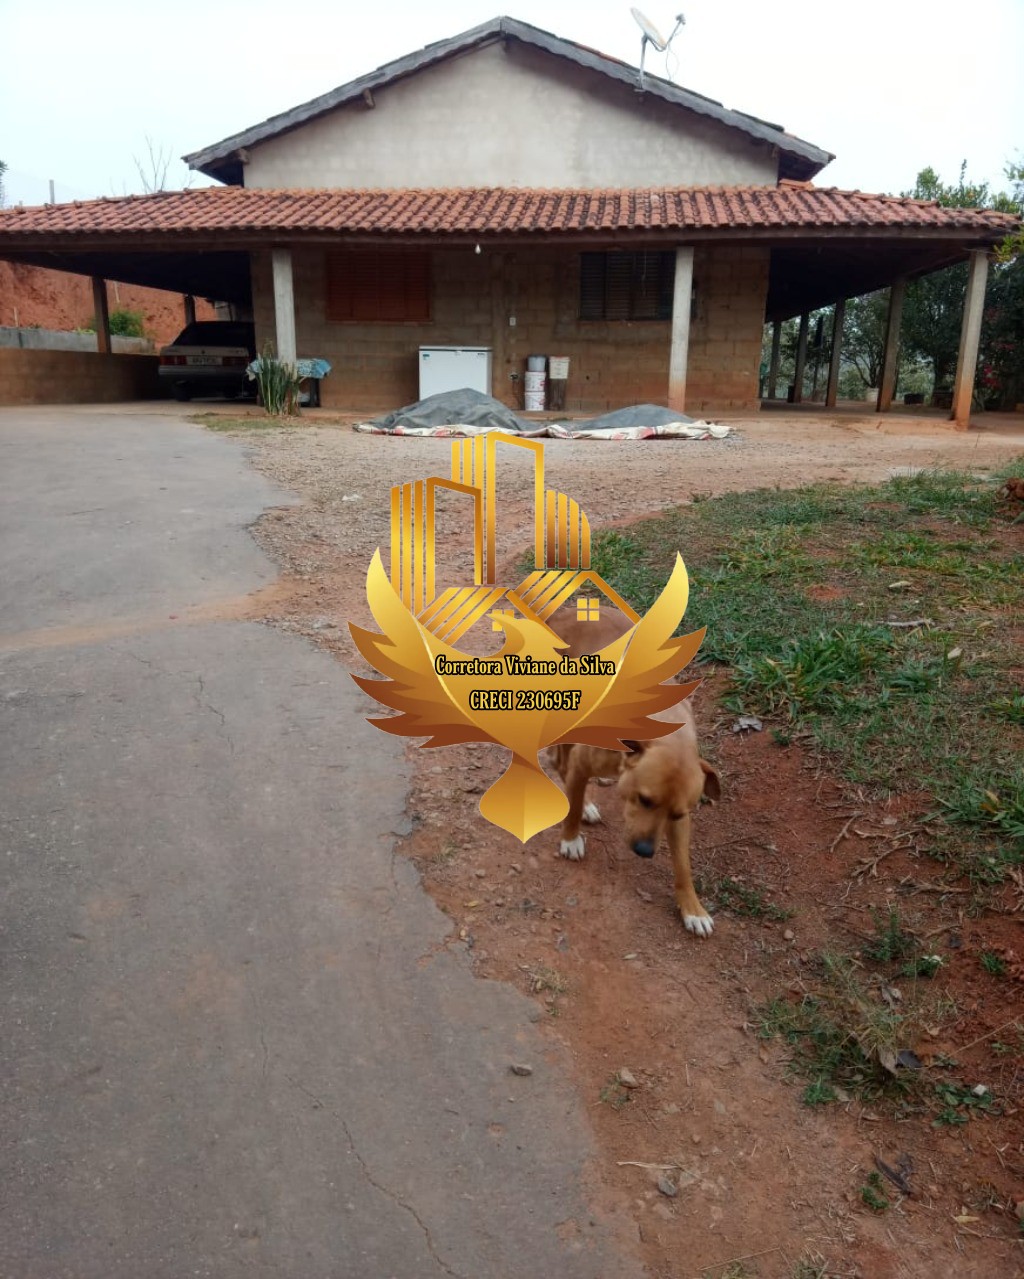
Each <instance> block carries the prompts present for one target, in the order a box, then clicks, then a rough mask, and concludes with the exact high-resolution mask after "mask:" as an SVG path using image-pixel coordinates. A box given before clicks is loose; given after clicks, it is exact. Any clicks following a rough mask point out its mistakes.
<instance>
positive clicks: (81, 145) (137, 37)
mask: <svg viewBox="0 0 1024 1279" xmlns="http://www.w3.org/2000/svg"><path fill="white" fill-rule="evenodd" d="M674 3H675V4H676V5H681V6H682V12H683V13H684V14H685V17H686V25H685V26H684V27H683V28H682V30H681V31H680V33H679V35H678V36H677V37H676V40H675V42H674V44H673V46H672V50H671V56H670V57H669V59H668V62H667V63H666V58H665V55H661V54H657V53H656V52H655V51H654V50H653V49H648V58H647V66H648V68H649V69H650V70H651V71H652V72H654V73H656V74H665V73H666V71H668V73H669V75H670V78H672V79H673V80H675V82H676V83H677V84H680V85H682V86H684V87H685V88H688V89H694V90H696V91H697V92H698V93H703V94H705V95H707V96H708V97H712V98H715V99H716V100H717V101H720V102H722V103H723V104H724V105H725V106H727V107H730V108H735V109H737V110H741V111H746V112H749V113H751V114H753V115H757V116H759V117H761V118H762V119H765V120H770V121H772V122H774V123H777V124H781V125H783V126H784V127H785V128H786V129H787V130H788V131H789V132H790V133H795V134H796V135H797V136H798V137H801V138H804V139H805V140H807V141H809V142H812V143H814V144H815V145H817V146H820V147H822V148H824V149H825V150H827V151H831V152H833V153H835V155H836V157H837V158H836V159H835V160H834V161H833V162H832V163H831V164H830V165H828V166H827V168H826V169H825V170H824V171H823V172H822V173H821V174H820V175H819V177H818V178H817V179H816V181H817V183H818V184H819V185H823V186H837V187H841V188H847V189H854V188H855V189H859V190H861V191H887V192H894V193H896V192H900V191H904V190H908V189H909V188H911V187H912V186H913V184H914V179H915V176H916V174H917V173H918V171H919V170H920V169H922V168H924V167H925V166H926V165H931V166H932V167H933V168H934V169H936V171H937V172H938V173H939V175H940V176H941V177H942V178H943V179H944V180H945V181H949V182H953V181H955V180H956V178H957V176H958V174H959V170H960V163H961V161H962V160H965V159H966V160H967V163H968V168H967V176H968V178H969V179H970V180H972V181H975V182H979V181H987V182H988V183H989V184H990V185H991V186H992V188H993V189H1003V188H1005V186H1006V181H1005V176H1004V170H1005V167H1006V164H1007V163H1008V162H1009V161H1011V160H1013V159H1015V158H1016V159H1021V160H1024V75H1022V74H1021V54H1022V51H1024V0H971V2H970V3H966V2H965V0H961V2H960V3H951V2H950V0H853V3H845V4H837V3H834V2H833V3H830V0H674ZM641 4H642V5H643V7H644V9H645V12H646V13H647V16H648V17H649V18H650V20H651V21H652V22H653V23H654V25H655V26H656V27H658V28H659V29H660V30H661V31H663V32H664V33H665V34H668V32H669V31H671V29H672V27H673V25H674V18H675V14H676V13H678V12H679V10H678V9H673V8H671V7H670V6H669V5H668V4H667V0H641ZM499 6H504V9H505V12H506V13H508V14H509V16H511V17H515V18H520V19H522V20H523V21H525V22H530V23H532V24H534V25H535V26H539V27H542V28H544V29H545V30H548V31H551V32H553V33H554V34H556V35H560V36H565V37H567V38H569V39H573V40H576V41H578V42H580V43H582V44H586V45H590V46H591V47H592V48H596V49H599V50H601V51H602V52H605V53H609V54H612V55H613V56H615V57H619V58H622V59H623V60H624V61H627V62H630V63H633V64H634V65H635V64H636V63H637V62H638V61H639V53H640V32H639V29H638V28H637V26H636V24H635V23H634V21H633V19H632V17H631V15H630V5H629V4H628V3H626V2H624V0H589V2H588V3H579V2H576V0H571V2H569V3H554V2H549V3H535V2H533V0H436V3H433V4H426V3H424V2H423V0H416V2H415V3H411V2H407V3H403V2H401V0H364V2H363V3H359V4H353V3H351V2H350V0H333V3H325V2H324V0H287V2H286V3H284V4H282V3H280V0H278V3H275V4H271V3H267V2H266V0H244V3H243V2H242V0H170V2H169V3H164V4H157V5H142V4H139V3H138V0H131V2H130V3H126V2H123V0H0V50H2V63H0V66H2V71H0V160H3V161H5V162H6V163H7V165H8V169H9V172H8V174H7V177H6V179H5V192H6V201H7V203H8V204H15V203H19V202H20V203H25V204H38V203H43V202H44V201H46V200H47V199H48V198H49V197H48V189H49V187H48V183H49V180H50V179H52V180H53V181H54V183H55V190H56V196H57V199H58V200H68V199H85V198H90V197H94V196H111V195H124V194H128V193H132V192H138V191H142V190H144V185H143V182H142V180H141V178H140V174H139V162H141V163H142V166H143V168H144V170H147V171H148V169H149V165H148V161H147V154H148V151H149V148H150V145H152V149H153V151H154V152H155V153H156V154H158V155H160V154H162V155H165V156H168V157H171V158H172V159H171V164H170V167H169V170H168V178H167V185H168V186H184V185H186V184H188V183H189V181H190V180H191V183H192V184H193V185H209V179H207V178H205V177H204V176H203V175H202V174H196V175H191V179H190V174H189V171H188V170H187V168H186V167H185V166H184V164H182V163H181V162H180V160H179V159H178V157H180V156H181V155H183V154H185V153H186V152H189V151H195V150H198V149H200V148H202V147H205V146H208V145H210V144H212V143H214V142H218V141H220V139H222V138H225V137H227V136H229V135H230V134H233V133H236V132H238V131H240V130H241V129H244V128H246V127H248V126H250V125H253V124H256V123H258V122H260V121H262V120H264V119H266V118H267V117H268V116H271V115H274V114H276V113H278V112H281V111H285V110H288V109H289V108H290V107H293V106H296V105H298V104H299V103H301V102H306V101H308V100H309V99H310V98H314V97H316V96H317V95H319V94H321V93H325V92H327V91H328V90H330V89H333V88H335V87H337V86H338V85H340V84H344V83H345V82H346V81H348V80H351V79H354V78H355V77H356V76H359V75H362V74H364V73H366V72H368V71H371V70H373V69H374V68H375V67H378V66H380V65H381V64H382V63H384V62H388V61H390V60H391V59H393V58H397V57H401V56H402V55H404V54H406V53H410V52H412V51H413V50H415V49H418V48H421V47H422V46H423V45H425V44H428V43H430V42H432V41H434V40H439V39H443V38H446V37H448V36H452V35H455V34H457V33H458V32H461V31H465V30H467V29H468V28H470V27H473V26H475V25H477V24H478V23H480V22H484V21H486V20H487V19H489V18H492V17H495V16H497V15H498V13H500V12H501V8H500V7H499Z"/></svg>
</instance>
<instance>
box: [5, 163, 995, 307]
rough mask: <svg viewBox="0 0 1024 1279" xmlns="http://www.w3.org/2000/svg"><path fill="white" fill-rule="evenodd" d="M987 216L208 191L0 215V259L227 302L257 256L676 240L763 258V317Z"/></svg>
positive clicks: (802, 206) (636, 199)
mask: <svg viewBox="0 0 1024 1279" xmlns="http://www.w3.org/2000/svg"><path fill="white" fill-rule="evenodd" d="M1019 225H1020V224H1019V222H1018V220H1017V219H1016V218H1015V217H1014V216H1012V215H1010V214H1005V213H997V212H994V211H993V210H991V209H958V208H945V207H943V206H941V205H939V204H936V203H934V202H932V201H924V200H912V199H909V198H905V197H897V196H886V195H868V194H865V193H863V192H860V191H839V190H835V189H833V188H816V187H814V186H812V185H811V184H810V183H805V182H790V181H783V182H781V183H780V184H779V185H778V186H777V187H671V188H656V189H649V190H647V189H645V190H605V191H602V190H523V189H518V188H514V189H513V188H486V189H469V190H465V189H456V190H326V189H323V190H306V191H294V190H261V189H256V188H244V187H209V188H203V189H200V190H193V191H168V192H161V193H159V194H156V195H149V196H127V197H123V198H114V199H103V200H90V201H86V202H81V203H72V204H54V205H45V206H43V207H37V208H22V207H17V208H12V209H0V257H5V258H10V259H13V260H20V261H24V262H31V263H33V264H34V265H37V266H50V267H54V268H56V269H58V270H66V271H77V272H82V273H85V274H95V275H104V276H106V277H107V278H109V279H115V280H124V281H129V282H134V283H139V284H147V283H148V284H154V285H155V286H156V287H158V288H177V289H179V290H180V291H182V292H194V293H197V294H201V295H202V296H206V297H220V298H222V299H225V300H237V299H239V298H240V297H242V296H244V294H245V293H247V290H248V259H247V251H248V250H252V249H258V248H267V247H269V246H271V245H288V244H295V245H299V244H303V243H305V244H321V245H327V246H333V247H342V246H344V245H346V244H350V245H353V246H355V245H359V244H378V245H384V244H393V245H396V246H397V245H406V246H408V245H437V246H442V245H451V246H457V245H465V244H473V243H483V244H487V245H490V246H493V247H507V248H512V247H516V246H525V245H527V244H533V245H537V244H549V245H550V244H564V245H566V246H569V245H572V246H575V247H578V248H585V247H588V246H589V247H592V248H598V249H614V248H622V249H639V248H659V247H662V248H664V247H670V246H674V245H678V244H681V243H683V244H703V243H707V244H715V245H722V246H724V245H730V246H741V245H759V246H762V247H770V248H771V249H772V269H771V278H770V283H769V296H768V318H769V319H780V318H785V316H787V315H794V314H797V313H798V312H799V311H801V310H806V309H812V308H814V307H817V306H824V305H826V304H828V303H829V302H832V301H835V300H836V299H837V298H839V297H849V296H853V295H856V294H860V293H867V292H870V291H871V290H873V289H877V288H881V287H884V286H885V285H887V284H889V283H891V281H892V280H893V279H894V278H895V277H896V276H897V275H907V276H913V275H919V274H923V273H925V272H927V271H934V270H937V269H938V268H940V267H943V266H947V265H949V264H950V263H953V262H957V261H960V260H962V259H963V258H964V256H965V255H966V253H967V252H968V251H969V250H971V249H976V248H986V247H989V246H992V245H994V244H996V243H998V242H999V241H1000V240H1001V239H1003V237H1004V236H1006V235H1007V234H1008V233H1009V232H1011V231H1013V230H1015V229H1016V228H1017V227H1018V226H1019Z"/></svg>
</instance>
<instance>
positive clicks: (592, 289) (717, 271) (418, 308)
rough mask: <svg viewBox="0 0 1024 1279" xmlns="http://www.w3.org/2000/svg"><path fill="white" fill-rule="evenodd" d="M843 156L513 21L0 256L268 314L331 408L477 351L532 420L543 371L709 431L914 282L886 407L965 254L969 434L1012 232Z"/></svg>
mask: <svg viewBox="0 0 1024 1279" xmlns="http://www.w3.org/2000/svg"><path fill="white" fill-rule="evenodd" d="M831 159H832V156H831V155H830V153H829V152H827V151H825V150H822V149H821V148H820V147H818V146H816V145H814V144H812V143H810V142H807V141H804V140H802V139H800V138H797V137H794V136H792V135H791V134H789V133H787V132H786V131H785V130H784V129H783V128H782V127H781V126H779V125H776V124H772V123H769V122H767V121H764V120H760V119H757V118H756V117H754V116H751V115H748V114H746V113H744V112H741V111H736V110H730V109H727V108H725V107H724V106H722V105H721V104H720V103H718V102H715V101H712V100H711V99H708V98H705V97H703V96H701V95H699V94H696V93H692V92H690V91H688V90H686V89H684V88H681V87H679V86H677V85H674V84H671V83H670V82H668V81H666V80H662V79H659V78H657V77H655V76H651V75H649V74H648V75H646V76H645V77H644V79H643V82H642V84H641V82H640V81H639V79H638V73H637V71H636V69H635V68H633V67H630V66H628V65H626V64H625V63H622V62H620V61H618V60H616V59H614V58H610V57H607V56H605V55H603V54H600V53H597V52H595V51H593V50H591V49H588V48H585V47H584V46H582V45H580V44H577V43H575V42H573V41H571V40H566V39H561V38H559V37H556V36H554V35H551V34H549V33H547V32H545V31H541V30H539V29H537V28H536V27H533V26H530V25H528V24H526V23H523V22H519V21H517V20H515V19H512V18H495V19H493V20H492V21H490V22H486V23H484V24H482V25H481V26H478V27H476V28H474V29H473V30H471V31H467V32H465V33H463V34H461V35H459V36H456V37H454V38H452V39H448V40H442V41H439V42H438V43H436V44H432V45H430V46H428V47H427V48H426V49H423V50H420V51H419V52H417V53H414V54H411V55H409V56H407V57H404V58H400V59H398V60H397V61H395V62H391V63H388V64H387V65H386V66H383V67H381V68H379V69H378V70H377V71H374V72H372V73H370V74H369V75H366V76H364V77H362V78H360V79H358V80H354V81H352V82H351V83H349V84H346V85H342V86H341V87H340V88H338V89H335V90H333V91H332V92H330V93H327V94H324V95H323V96H321V97H318V98H315V99H313V100H312V101H310V102H307V103H305V104H303V105H301V106H298V107H295V108H294V109H293V110H291V111H288V112H285V113H284V114H282V115H279V116H275V117H273V118H272V119H269V120H267V121H265V122H264V123H262V124H258V125H255V126H254V127H252V128H250V129H247V130H245V131H244V132H242V133H239V134H237V135H234V136H232V137H230V138H226V139H224V140H223V141H221V142H218V143H215V144H214V145H212V146H208V147H206V148H204V149H203V150H201V151H197V152H194V153H193V154H191V155H189V156H187V157H186V160H187V161H188V163H189V164H190V165H191V166H192V167H193V168H194V169H196V170H198V171H199V172H201V173H204V174H206V175H207V176H208V177H210V178H213V179H215V180H217V181H219V182H221V183H224V184H225V185H224V186H221V187H216V188H209V189H201V190H193V191H185V192H168V193H161V194H158V195H153V196H146V197H135V198H129V199H121V200H100V201H91V202H87V203H83V204H74V205H57V206H49V207H46V208H44V209H12V210H4V211H0V257H6V258H11V259H13V260H19V261H36V262H42V261H45V263H46V264H47V265H50V266H55V265H56V266H60V267H62V268H63V269H66V270H72V271H79V272H83V273H87V274H89V275H92V276H93V277H94V278H95V279H96V280H97V281H102V279H104V278H109V279H117V280H129V281H134V282H138V283H146V284H156V285H158V286H159V287H169V288H175V289H177V290H178V291H179V292H185V293H191V294H197V295H202V296H207V297H216V298H219V299H222V300H226V301H230V302H232V303H234V304H235V305H236V307H240V308H249V307H251V310H252V314H253V317H254V318H255V321H256V325H257V332H258V340H259V342H260V344H261V345H262V343H263V342H264V341H266V340H270V341H273V342H274V344H275V346H276V349H277V351H278V352H279V354H280V355H281V356H282V357H283V358H294V356H295V355H296V354H299V355H317V356H322V357H325V358H327V359H328V360H330V361H331V363H332V365H333V370H334V371H333V373H332V376H331V378H330V379H329V380H328V381H327V382H326V383H325V385H324V391H323V402H324V404H325V405H328V406H335V407H338V408H346V409H356V410H360V411H361V410H370V409H380V408H384V407H389V406H390V407H394V406H397V405H399V404H402V403H406V402H409V401H411V400H414V399H416V398H417V397H418V372H417V371H418V350H419V348H420V347H421V346H427V345H431V346H432V345H471V346H485V347H488V348H489V349H490V351H491V352H492V364H491V367H492V386H491V391H492V393H493V394H494V395H495V396H497V397H498V398H499V399H501V400H503V401H505V402H506V403H508V404H510V405H513V406H518V405H519V404H520V403H521V393H520V389H519V388H520V385H521V383H520V382H519V378H520V375H521V373H522V371H523V368H524V364H525V360H526V357H527V356H528V355H530V354H537V353H544V354H549V355H551V354H554V355H560V356H568V357H569V360H570V366H569V367H570V373H569V380H568V387H567V399H566V408H567V409H568V410H569V411H570V412H573V411H576V412H592V411H597V410H604V409H608V408H615V407H619V406H622V405H625V404H630V403H636V402H643V401H655V402H661V403H667V404H669V405H670V406H672V407H674V408H677V409H679V410H681V411H682V410H684V409H685V410H686V411H688V412H690V413H691V414H709V413H713V412H715V411H718V410H727V409H735V408H754V407H756V406H757V404H758V402H759V400H758V394H759V384H758V382H759V380H758V372H759V363H760V355H761V341H762V332H763V325H764V323H765V321H766V320H768V321H774V322H776V337H777V336H778V331H779V330H778V323H779V322H781V321H782V320H783V319H785V318H788V317H790V316H793V315H806V314H807V312H809V311H810V310H812V309H814V308H816V307H820V306H824V305H827V304H830V303H833V302H839V303H841V302H842V301H843V300H844V299H845V298H847V297H851V296H855V295H857V294H861V293H865V292H869V291H871V290H873V289H876V288H880V287H883V286H886V285H893V286H894V287H893V290H892V297H893V316H892V318H893V321H894V323H893V326H892V335H891V341H890V360H889V366H888V367H887V373H886V376H885V377H884V378H883V385H882V387H881V389H880V391H879V402H878V407H879V409H881V410H884V409H886V408H888V406H889V402H890V400H891V397H892V391H893V384H894V376H895V351H896V334H897V332H898V312H899V305H900V299H901V296H902V287H903V284H904V282H905V281H906V280H907V279H908V278H911V277H913V276H914V275H917V274H922V273H924V272H927V271H932V270H937V269H939V268H941V267H944V266H947V265H949V264H950V263H952V262H956V261H961V260H963V259H965V258H968V257H969V258H970V260H971V262H972V271H971V281H972V284H971V290H970V292H969V297H968V306H967V309H966V313H965V327H964V333H965V341H964V343H963V351H962V357H961V368H960V372H959V375H958V382H957V393H956V396H955V400H954V416H955V417H956V418H957V420H958V422H960V423H962V424H964V425H966V421H967V415H968V413H969V408H970V394H971V389H972V387H973V374H974V362H975V358H976V349H977V331H976V330H977V324H978V322H979V317H980V307H981V302H982V298H983V293H984V280H985V271H986V267H987V255H988V253H989V251H990V249H991V248H992V246H993V245H994V244H996V243H997V242H998V241H999V240H1000V239H1001V238H1002V237H1003V236H1004V235H1005V234H1006V233H1007V231H1008V230H1010V229H1011V228H1012V227H1013V226H1015V225H1016V224H1015V222H1014V220H1013V219H1012V218H1010V217H1008V216H1007V215H1002V214H997V213H993V212H991V211H981V210H970V209H967V210H965V209H944V208H939V207H938V206H937V205H934V204H930V203H926V202H921V201H913V200H905V199H896V198H892V197H885V196H873V195H864V194H862V193H860V192H856V191H854V192H848V191H836V190H831V189H827V188H818V187H815V186H813V185H811V180H812V179H813V178H815V177H816V176H817V175H818V174H819V173H820V172H821V170H822V169H823V168H824V167H825V166H826V165H827V164H828V162H829V161H830V160H831ZM839 313H840V320H841V307H840V308H839ZM803 334H804V346H806V324H804V326H803ZM101 340H102V339H101ZM832 372H833V376H832V377H831V378H830V381H829V392H828V394H829V397H830V401H831V402H833V403H834V399H835V393H836V378H837V375H838V359H837V360H836V362H835V364H834V368H833V371H832ZM0 396H2V370H0Z"/></svg>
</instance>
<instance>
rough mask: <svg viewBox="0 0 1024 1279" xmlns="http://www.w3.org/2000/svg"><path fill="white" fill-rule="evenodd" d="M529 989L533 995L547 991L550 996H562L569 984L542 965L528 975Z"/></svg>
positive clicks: (558, 974) (559, 975)
mask: <svg viewBox="0 0 1024 1279" xmlns="http://www.w3.org/2000/svg"><path fill="white" fill-rule="evenodd" d="M530 989H531V990H532V991H533V993H534V994H535V995H540V994H543V993H544V992H545V991H549V992H550V993H551V994H552V995H564V994H565V993H566V991H567V990H568V989H569V983H568V982H567V981H566V980H565V978H564V977H563V976H562V974H561V973H560V972H558V971H557V970H556V969H554V968H547V967H545V966H543V965H542V966H541V967H539V968H535V969H533V971H532V972H531V973H530Z"/></svg>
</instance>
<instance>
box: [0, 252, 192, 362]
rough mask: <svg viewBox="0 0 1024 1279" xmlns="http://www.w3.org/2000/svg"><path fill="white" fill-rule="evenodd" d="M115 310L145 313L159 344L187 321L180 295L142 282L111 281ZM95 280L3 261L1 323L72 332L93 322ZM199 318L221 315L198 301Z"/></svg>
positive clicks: (109, 292)
mask: <svg viewBox="0 0 1024 1279" xmlns="http://www.w3.org/2000/svg"><path fill="white" fill-rule="evenodd" d="M107 298H108V305H109V307H110V310H111V311H113V310H116V309H118V308H123V309H125V310H128V311H141V312H142V314H143V315H144V316H145V330H146V337H151V338H152V339H153V341H154V342H155V343H156V345H157V346H158V347H160V346H165V345H166V344H167V343H168V342H171V341H173V340H174V338H175V337H177V335H178V334H179V333H180V332H181V330H182V329H183V328H184V325H185V307H184V302H183V301H182V299H181V296H180V295H179V294H177V293H166V292H164V291H163V290H162V289H144V288H141V287H140V286H139V285H137V284H116V283H114V282H113V281H109V282H108V284H107ZM93 313H94V307H93V302H92V282H91V280H90V279H89V277H88V276H85V275H70V274H69V273H68V272H66V271H47V270H45V269H44V268H43V267H36V266H25V265H23V264H22V263H19V262H0V325H11V326H13V327H15V328H17V327H19V326H21V327H23V328H27V327H29V326H36V325H38V326H39V328H42V329H57V330H58V331H61V332H68V331H70V330H73V329H78V328H83V327H85V326H87V325H91V323H92V317H93ZM196 319H198V320H213V319H216V312H215V311H214V309H213V307H212V306H211V305H210V304H209V302H206V301H204V300H203V299H202V298H197V299H196Z"/></svg>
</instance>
